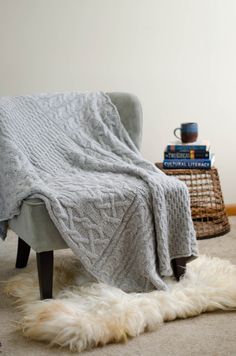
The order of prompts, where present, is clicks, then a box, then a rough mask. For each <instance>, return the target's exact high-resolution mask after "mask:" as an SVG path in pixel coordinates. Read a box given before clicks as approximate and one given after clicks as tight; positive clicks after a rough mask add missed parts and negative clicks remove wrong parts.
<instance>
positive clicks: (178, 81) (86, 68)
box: [0, 0, 236, 203]
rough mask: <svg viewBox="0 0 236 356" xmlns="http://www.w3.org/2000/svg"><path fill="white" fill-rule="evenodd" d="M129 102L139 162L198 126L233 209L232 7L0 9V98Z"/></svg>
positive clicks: (156, 1) (211, 1)
mask: <svg viewBox="0 0 236 356" xmlns="http://www.w3.org/2000/svg"><path fill="white" fill-rule="evenodd" d="M61 90H79V91H83V90H104V91H127V92H132V93H135V94H137V95H138V96H139V98H140V99H141V101H142V105H143V109H144V137H143V149H142V152H143V155H144V156H145V157H146V158H148V159H149V160H151V161H160V160H161V159H162V152H163V149H164V147H165V145H166V143H167V142H168V141H169V140H171V139H172V136H173V135H172V131H173V129H174V128H175V127H177V126H179V123H181V122H185V121H197V122H198V123H199V126H200V138H207V139H209V140H210V141H211V143H212V148H213V151H214V152H215V153H216V165H217V167H218V169H219V173H220V177H221V182H222V186H223V192H224V197H225V201H226V203H235V202H236V186H235V181H236V161H235V158H234V155H235V154H236V134H235V132H236V100H235V96H236V1H234V0H218V1H217V0H0V95H15V94H24V93H32V92H35V93H37V92H45V91H61Z"/></svg>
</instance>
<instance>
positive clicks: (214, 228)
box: [156, 163, 230, 239]
mask: <svg viewBox="0 0 236 356" xmlns="http://www.w3.org/2000/svg"><path fill="white" fill-rule="evenodd" d="M156 166H157V167H158V168H160V169H161V170H162V171H163V172H164V173H166V174H167V175H169V176H174V177H176V178H178V179H180V180H181V181H183V182H185V184H186V185H187V187H188V189H189V194H190V200H191V211H192V219H193V223H194V227H195V230H196V235H197V238H198V239H204V238H210V237H216V236H221V235H224V234H226V233H227V232H229V231H230V225H229V220H228V216H227V214H226V210H225V205H224V200H223V196H222V191H221V186H220V180H219V175H218V171H217V169H216V168H215V167H213V168H211V169H207V170H205V169H163V165H162V163H156Z"/></svg>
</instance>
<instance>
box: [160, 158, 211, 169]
mask: <svg viewBox="0 0 236 356" xmlns="http://www.w3.org/2000/svg"><path fill="white" fill-rule="evenodd" d="M163 168H166V169H168V168H170V169H171V168H172V169H178V168H182V169H188V168H193V169H194V168H195V169H209V168H211V160H210V159H176V160H174V159H164V161H163Z"/></svg>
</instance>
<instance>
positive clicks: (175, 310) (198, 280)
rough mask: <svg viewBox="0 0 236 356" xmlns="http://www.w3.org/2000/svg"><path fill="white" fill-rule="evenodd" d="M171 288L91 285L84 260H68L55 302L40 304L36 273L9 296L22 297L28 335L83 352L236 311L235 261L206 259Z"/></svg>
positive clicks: (58, 277) (11, 285) (59, 270)
mask: <svg viewBox="0 0 236 356" xmlns="http://www.w3.org/2000/svg"><path fill="white" fill-rule="evenodd" d="M167 283H168V282H167ZM81 284H82V286H81ZM79 285H80V286H79ZM168 285H169V289H168V290H167V291H153V292H149V293H131V294H127V293H125V292H123V291H122V290H120V289H118V288H114V287H111V286H108V285H105V284H102V283H96V282H93V281H91V280H90V276H89V275H88V274H87V273H86V272H85V271H84V270H83V267H82V265H80V264H79V263H78V260H76V259H69V260H68V259H65V260H64V261H62V262H60V263H59V265H58V266H56V268H55V280H54V289H55V294H54V299H52V300H45V301H40V300H39V292H38V280H37V273H35V272H28V273H21V274H19V275H17V276H15V277H12V278H11V279H10V281H8V283H7V285H6V287H5V291H6V293H7V294H10V295H12V296H14V297H15V298H16V304H17V305H18V308H19V309H20V311H21V314H22V318H21V319H20V321H19V328H20V329H21V330H22V332H23V334H24V335H25V336H27V337H29V338H31V339H35V340H40V341H46V342H48V343H49V344H50V346H60V347H67V348H69V350H70V351H77V352H81V351H84V350H86V349H91V348H93V347H97V346H101V345H105V344H107V343H111V342H123V341H126V340H127V339H128V338H129V337H135V336H138V335H139V334H141V333H143V332H144V331H153V330H156V329H157V328H158V327H159V326H160V324H161V323H162V322H163V321H172V320H175V319H177V318H184V319H185V318H189V317H192V316H196V315H199V314H201V313H203V312H207V311H208V312H209V311H214V310H217V309H220V310H236V266H234V265H233V264H231V263H230V262H229V261H226V260H222V259H219V258H211V257H207V256H200V257H199V258H198V259H196V260H195V261H193V262H191V263H188V264H187V268H186V273H185V276H184V277H183V278H182V279H181V281H180V282H179V283H177V282H174V281H173V280H170V281H169V284H168Z"/></svg>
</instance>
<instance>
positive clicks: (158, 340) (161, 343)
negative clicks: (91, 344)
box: [0, 218, 236, 356]
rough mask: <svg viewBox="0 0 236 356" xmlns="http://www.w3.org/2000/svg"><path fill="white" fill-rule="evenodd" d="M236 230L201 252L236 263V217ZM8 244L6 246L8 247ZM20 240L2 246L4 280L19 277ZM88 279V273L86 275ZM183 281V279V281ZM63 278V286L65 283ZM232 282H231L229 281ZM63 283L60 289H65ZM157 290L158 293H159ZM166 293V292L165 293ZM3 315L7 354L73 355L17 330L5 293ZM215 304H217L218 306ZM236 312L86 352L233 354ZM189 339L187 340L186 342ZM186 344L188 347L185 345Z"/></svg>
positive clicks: (64, 253) (204, 245) (2, 334)
mask: <svg viewBox="0 0 236 356" xmlns="http://www.w3.org/2000/svg"><path fill="white" fill-rule="evenodd" d="M230 222H231V225H232V227H233V228H232V231H231V232H230V233H229V234H227V235H226V236H222V237H219V238H215V239H211V240H205V241H200V242H199V247H200V252H201V253H205V254H211V255H213V256H219V257H221V258H224V257H225V258H226V257H227V258H228V259H229V260H231V262H233V263H235V262H236V254H235V252H236V248H235V247H236V229H235V228H236V219H235V218H231V219H230ZM5 246H6V247H5ZM15 252H16V240H15V236H14V235H13V234H12V235H11V236H9V238H8V241H7V242H5V243H4V244H1V248H0V266H1V268H0V273H1V277H0V280H1V281H2V280H6V279H8V277H10V276H13V275H15V276H17V275H18V276H19V271H17V270H15V269H14V260H15ZM62 256H67V257H69V256H71V253H70V251H69V250H68V251H61V252H58V253H57V259H60V260H61V257H62ZM34 263H35V258H34V256H31V260H30V264H29V267H28V268H27V270H29V269H32V267H34ZM85 277H86V278H87V276H85ZM84 281H85V279H83V280H82V281H81V280H80V282H81V283H84ZM182 282H183V281H182ZM182 282H181V283H182ZM63 283H64V282H63V280H61V286H62V285H63ZM227 283H228V282H227ZM61 286H60V288H61ZM155 293H156V292H155ZM161 293H164V292H161ZM1 297H2V298H1V299H0V300H1V309H0V313H1V314H0V317H1V321H2V323H3V324H4V328H2V329H1V331H0V341H1V343H2V347H1V349H0V350H2V353H3V354H6V355H13V354H16V348H17V355H23V354H24V355H30V354H32V353H33V354H34V355H42V354H44V355H45V354H46V355H47V354H48V355H51V354H61V355H69V352H68V351H66V350H63V349H61V350H59V349H58V348H52V349H47V348H46V346H45V345H44V344H42V343H37V342H35V341H30V342H29V341H27V339H25V338H22V337H21V336H20V333H19V332H15V331H14V328H13V325H12V321H13V320H16V317H17V315H16V313H15V312H14V308H13V307H12V305H11V302H10V299H9V298H6V297H5V296H4V295H1ZM214 307H215V306H214ZM235 329H236V313H235V312H229V313H228V312H223V313H222V312H214V313H212V314H205V315H201V316H199V317H198V318H194V319H192V318H190V319H187V320H182V321H181V320H178V321H175V322H174V323H167V324H164V325H162V327H161V328H159V329H158V330H157V331H156V332H153V333H145V334H143V335H141V336H140V337H138V338H135V339H133V340H131V341H129V342H128V343H127V344H126V345H108V346H106V347H104V348H102V349H94V350H92V351H89V352H86V354H87V355H88V354H89V355H90V354H91V355H96V356H98V355H99V356H101V355H120V354H122V355H171V354H174V355H199V354H200V353H201V354H204V355H232V354H234V352H235V349H236V342H235ZM186 341H187V342H186ZM183 345H184V348H183Z"/></svg>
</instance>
